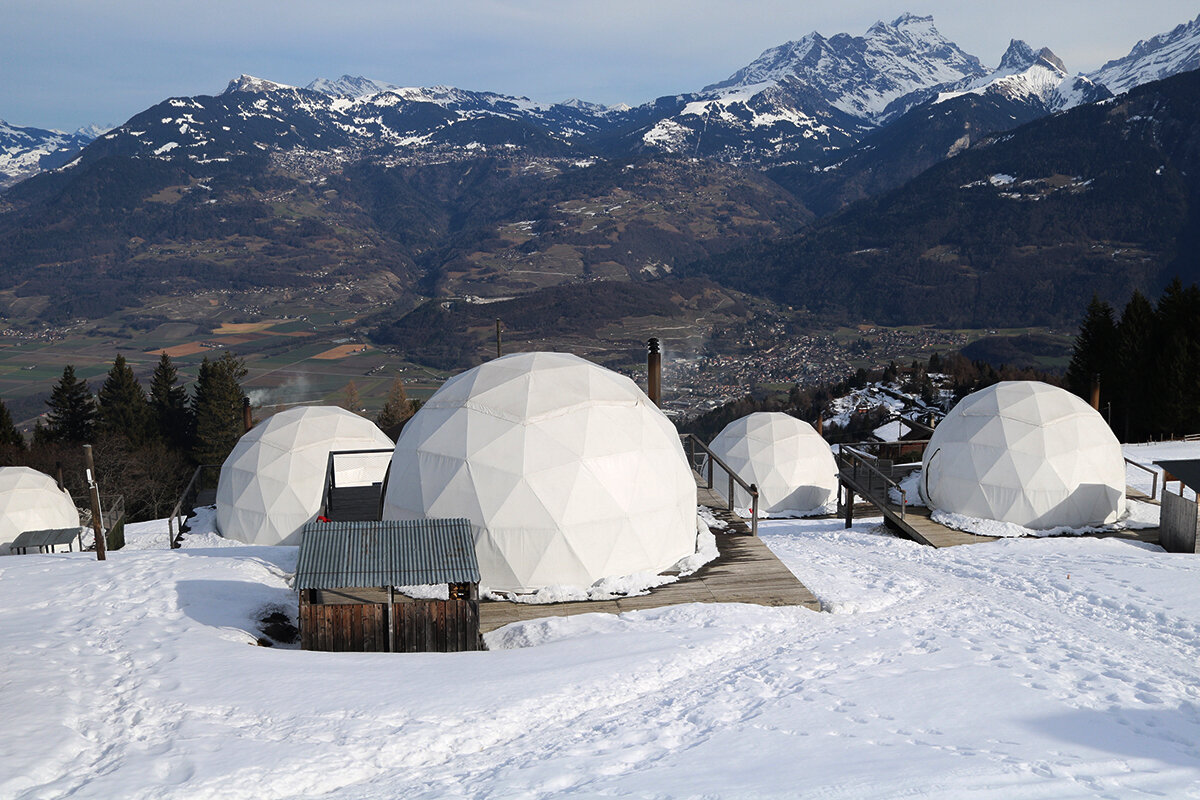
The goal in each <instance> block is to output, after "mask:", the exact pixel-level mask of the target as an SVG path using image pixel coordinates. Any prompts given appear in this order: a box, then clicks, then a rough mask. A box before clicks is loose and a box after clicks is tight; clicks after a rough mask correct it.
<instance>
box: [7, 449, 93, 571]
mask: <svg viewBox="0 0 1200 800" xmlns="http://www.w3.org/2000/svg"><path fill="white" fill-rule="evenodd" d="M62 528H75V529H76V530H78V528H79V509H77V508H75V502H74V501H73V500H72V499H71V496H70V495H69V494H67V493H66V492H65V491H63V490H62V489H60V488H58V483H57V482H56V481H55V480H54V479H53V478H51V477H50V476H49V475H46V474H45V473H42V472H38V471H37V470H36V469H32V468H30V467H0V555H9V554H10V553H11V549H10V547H9V545H10V544H11V543H12V541H13V540H14V539H16V538H17V536H19V535H20V534H22V533H24V532H25V531H42V530H56V529H62Z"/></svg>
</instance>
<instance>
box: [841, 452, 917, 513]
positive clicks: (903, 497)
mask: <svg viewBox="0 0 1200 800" xmlns="http://www.w3.org/2000/svg"><path fill="white" fill-rule="evenodd" d="M843 460H844V461H847V462H849V463H848V464H845V465H843V464H842V463H841V462H842V461H843ZM878 460H879V459H878V458H876V457H875V456H872V455H870V454H869V453H864V452H862V451H861V450H857V449H856V448H854V447H850V446H849V445H842V446H841V447H839V448H838V462H839V464H838V466H839V467H841V466H849V467H850V468H851V469H853V470H854V482H855V483H858V467H859V465H860V464H861V465H862V467H863V468H864V469H866V470H867V475H868V478H867V480H868V483H867V490H868V491H870V490H872V489H873V488H874V485H873V483H871V481H870V476H871V475H878V476H879V477H880V478H881V479H882V480H883V482H884V484H885V486H886V487H887V488H895V489H896V491H898V492H899V493H900V519H904V518H905V514H906V512H907V509H908V492H907V491H905V490H904V489H903V488H902V487H901V486H900V483H899V481H896V480H894V479H893V478H891V477H889V476H887V475H884V474H883V472H882V471H880V470H879V468H878V467H876V466H875V465H874V464H872V463H870V462H871V461H878ZM888 499H889V498H888V497H887V492H886V489H885V492H884V500H888Z"/></svg>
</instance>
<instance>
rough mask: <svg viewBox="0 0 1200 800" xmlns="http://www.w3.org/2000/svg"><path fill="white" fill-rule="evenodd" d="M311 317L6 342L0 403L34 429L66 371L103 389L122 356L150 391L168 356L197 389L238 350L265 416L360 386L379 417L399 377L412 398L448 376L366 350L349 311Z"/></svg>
mask: <svg viewBox="0 0 1200 800" xmlns="http://www.w3.org/2000/svg"><path fill="white" fill-rule="evenodd" d="M313 317H314V318H310V319H282V320H272V321H264V322H258V323H246V324H223V325H217V326H214V327H213V329H212V332H211V333H205V332H204V331H205V330H206V328H205V327H202V326H199V325H194V324H187V323H176V322H169V323H164V324H162V325H159V326H157V327H155V328H153V329H151V330H148V331H145V332H139V333H137V334H136V335H133V336H128V335H125V336H121V335H113V334H111V333H109V332H106V331H103V330H96V329H93V330H87V331H68V332H66V333H64V334H62V335H59V336H56V337H53V338H52V339H50V340H43V339H29V338H18V337H16V336H3V337H0V398H3V400H4V402H5V404H6V405H7V406H8V407H9V409H10V411H11V412H12V415H13V418H14V420H16V422H17V424H18V426H19V427H23V428H26V429H28V428H32V426H33V423H34V422H35V421H36V419H37V418H38V416H39V415H41V414H42V413H44V411H45V402H44V401H45V398H46V397H48V396H49V393H50V390H51V388H52V387H53V385H54V383H55V382H56V381H57V380H58V379H59V378H60V377H61V376H62V371H63V368H64V367H65V366H67V365H73V366H74V367H75V373H76V375H77V376H79V377H81V378H83V379H85V380H87V381H88V384H89V385H90V386H91V389H92V391H93V392H95V391H98V390H99V388H100V386H101V384H102V383H103V381H104V378H105V375H106V374H107V372H108V370H109V368H110V367H111V365H112V361H113V359H114V358H116V356H117V355H122V356H124V357H125V359H126V361H127V362H128V363H129V365H130V366H131V367H132V368H133V371H134V374H135V375H136V376H137V377H138V379H139V380H140V381H141V382H142V384H143V386H148V385H149V380H150V375H151V373H152V372H153V371H154V367H155V365H156V364H157V363H158V360H159V357H160V355H161V354H162V353H164V352H165V353H167V355H168V356H170V358H171V360H172V362H173V363H174V364H175V366H176V368H177V369H178V370H179V377H180V380H181V382H183V383H185V384H191V383H192V382H193V381H194V380H195V378H196V375H197V371H198V370H199V367H200V363H201V361H202V360H203V359H204V358H205V357H208V358H210V359H215V358H220V357H221V355H222V354H223V353H225V352H232V353H234V354H235V355H237V356H238V357H240V358H242V359H244V361H245V364H246V368H247V370H248V374H247V376H246V378H245V379H244V380H243V381H242V386H243V388H245V390H246V392H247V394H248V395H249V397H250V398H251V402H252V403H253V404H254V405H255V406H256V407H261V408H262V411H261V412H256V413H272V412H273V411H276V410H279V409H281V408H283V407H286V406H287V405H292V404H297V403H332V404H336V403H339V402H340V401H341V400H342V398H343V396H344V392H345V388H346V386H347V384H349V383H350V382H352V381H353V383H354V385H355V388H356V389H357V391H358V394H359V397H360V399H361V401H362V403H363V408H365V409H367V411H368V412H371V413H374V412H375V411H377V410H378V409H379V408H380V407H381V406H382V405H383V401H384V398H385V396H386V395H387V391H388V388H389V387H390V385H391V383H392V381H393V380H394V379H395V378H396V377H400V378H402V379H403V380H404V383H405V387H406V389H407V391H408V394H409V396H410V397H414V398H425V397H428V396H429V395H430V394H432V393H433V391H434V390H436V388H437V387H438V386H440V385H441V383H442V381H443V380H445V377H446V373H443V372H439V371H437V370H432V369H428V368H425V367H420V366H416V365H414V364H412V363H410V362H408V361H406V360H405V359H404V357H403V355H402V354H401V353H399V352H398V351H397V349H396V348H386V349H379V348H374V347H371V346H369V345H367V344H366V343H365V342H364V341H363V339H362V337H361V335H359V334H358V333H357V332H356V331H355V330H354V329H353V328H352V327H350V326H348V325H347V324H346V320H347V319H349V320H350V321H351V324H352V322H353V318H352V317H350V316H349V315H347V314H343V315H335V314H326V313H323V314H319V315H313Z"/></svg>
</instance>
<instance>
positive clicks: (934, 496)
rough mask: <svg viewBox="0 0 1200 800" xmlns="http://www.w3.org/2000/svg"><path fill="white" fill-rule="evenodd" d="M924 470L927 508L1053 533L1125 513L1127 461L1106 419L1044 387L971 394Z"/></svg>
mask: <svg viewBox="0 0 1200 800" xmlns="http://www.w3.org/2000/svg"><path fill="white" fill-rule="evenodd" d="M922 470H923V473H922V477H921V483H920V490H921V495H922V497H923V498H924V500H925V502H926V504H928V505H929V506H930V507H932V508H935V509H940V510H943V511H948V512H952V513H956V514H962V515H964V516H968V517H976V518H981V519H990V520H998V521H1000V522H1010V523H1013V524H1016V525H1021V526H1023V527H1026V528H1033V529H1043V530H1044V529H1048V528H1056V527H1068V528H1080V527H1085V526H1095V525H1106V524H1109V523H1112V522H1116V521H1117V520H1118V519H1119V518H1120V517H1121V515H1122V514H1124V512H1125V462H1124V458H1123V456H1122V453H1121V445H1120V444H1119V443H1118V442H1117V438H1116V437H1115V436H1114V435H1113V433H1112V431H1111V430H1110V429H1109V427H1108V425H1107V423H1105V421H1104V418H1103V417H1101V416H1100V414H1099V413H1098V412H1097V411H1096V410H1095V409H1093V408H1092V407H1091V406H1089V405H1088V404H1087V403H1085V402H1084V401H1083V400H1081V399H1079V398H1078V397H1076V396H1075V395H1073V394H1071V393H1070V392H1067V391H1065V390H1063V389H1059V388H1057V387H1054V386H1050V385H1048V384H1045V383H1040V382H1037V381H1007V382H1004V383H998V384H996V385H994V386H990V387H988V388H987V389H983V390H981V391H978V392H975V393H974V394H972V395H969V396H967V397H965V398H964V399H963V400H962V401H961V402H960V403H959V404H958V405H957V406H955V407H954V409H953V410H952V411H951V412H950V413H949V414H948V415H946V418H945V419H944V420H942V422H941V424H939V425H938V426H937V428H936V429H935V430H934V433H933V436H932V438H931V439H930V442H929V445H928V447H927V448H926V449H925V455H924V458H923V459H922Z"/></svg>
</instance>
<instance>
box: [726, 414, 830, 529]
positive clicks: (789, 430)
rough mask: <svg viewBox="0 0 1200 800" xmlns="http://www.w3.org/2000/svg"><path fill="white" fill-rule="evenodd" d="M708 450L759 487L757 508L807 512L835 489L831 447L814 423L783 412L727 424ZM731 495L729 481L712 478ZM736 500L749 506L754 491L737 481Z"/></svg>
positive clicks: (741, 505)
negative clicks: (817, 430) (748, 489)
mask: <svg viewBox="0 0 1200 800" xmlns="http://www.w3.org/2000/svg"><path fill="white" fill-rule="evenodd" d="M709 449H710V450H712V451H713V453H714V454H716V456H717V458H719V459H721V460H722V461H724V462H725V463H726V464H728V465H729V468H730V469H732V470H733V471H734V472H736V473H737V474H738V477H740V478H741V479H742V480H744V481H745V482H746V483H753V484H755V485H756V486H757V487H758V509H759V511H761V512H765V513H768V514H771V513H775V514H779V513H786V512H797V513H804V512H807V511H812V510H813V509H815V508H819V507H821V506H823V505H825V504H826V503H827V502H829V500H830V498H832V497H833V496H834V494H835V493H836V492H837V472H838V469H837V464H836V462H834V460H833V451H832V450H830V449H829V445H828V444H826V443H825V440H824V439H822V438H821V436H820V434H818V433H817V432H816V431H815V430H813V427H812V426H811V425H809V424H808V423H807V422H804V421H803V420H799V419H796V418H795V417H793V416H791V415H789V414H782V413H779V412H761V411H760V412H756V413H754V414H749V415H747V416H745V417H742V418H741V419H735V420H734V421H733V422H731V423H729V424H728V425H726V426H725V427H724V429H722V430H721V432H720V433H718V434H717V436H716V438H715V439H713V440H712V444H710V445H709ZM713 489H714V490H715V491H716V492H717V493H718V494H720V495H721V496H722V497H724V498H725V499H726V500H728V499H729V497H728V494H729V482H728V481H727V480H723V479H720V480H718V479H714V480H713ZM733 492H734V497H733V503H734V505H735V506H736V507H738V508H749V507H750V494H749V493H748V492H747V491H746V490H745V489H743V488H742V487H740V486H738V485H737V484H734V489H733Z"/></svg>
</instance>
